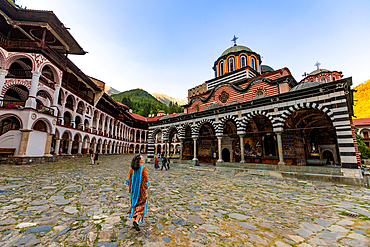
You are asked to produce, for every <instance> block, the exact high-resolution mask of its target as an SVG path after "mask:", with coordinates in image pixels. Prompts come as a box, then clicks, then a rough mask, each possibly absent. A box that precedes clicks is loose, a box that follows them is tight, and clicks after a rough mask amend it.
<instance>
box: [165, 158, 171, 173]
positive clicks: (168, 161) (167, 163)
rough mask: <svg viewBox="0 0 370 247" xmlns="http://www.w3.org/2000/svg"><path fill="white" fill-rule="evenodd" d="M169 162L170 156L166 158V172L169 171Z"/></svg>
mask: <svg viewBox="0 0 370 247" xmlns="http://www.w3.org/2000/svg"><path fill="white" fill-rule="evenodd" d="M170 162H171V159H170V156H167V162H166V163H167V170H169V169H170Z"/></svg>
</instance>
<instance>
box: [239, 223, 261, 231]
mask: <svg viewBox="0 0 370 247" xmlns="http://www.w3.org/2000/svg"><path fill="white" fill-rule="evenodd" d="M236 224H237V225H239V226H241V227H244V228H247V229H248V230H252V231H253V230H257V227H255V226H254V225H251V224H248V223H246V222H236Z"/></svg>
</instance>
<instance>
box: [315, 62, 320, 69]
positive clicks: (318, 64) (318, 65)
mask: <svg viewBox="0 0 370 247" xmlns="http://www.w3.org/2000/svg"><path fill="white" fill-rule="evenodd" d="M314 65H315V66H316V67H317V69H319V67H320V65H321V63H319V62H318V61H316V63H315V64H314Z"/></svg>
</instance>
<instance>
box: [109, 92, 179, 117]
mask: <svg viewBox="0 0 370 247" xmlns="http://www.w3.org/2000/svg"><path fill="white" fill-rule="evenodd" d="M111 97H112V99H114V100H115V101H118V102H121V103H122V104H125V105H127V106H128V107H129V108H131V109H132V111H133V112H134V113H137V114H139V115H141V116H144V117H147V116H148V115H149V114H157V112H158V111H160V110H164V111H165V112H166V113H169V114H171V113H176V112H183V111H184V109H183V108H182V107H179V106H178V105H177V104H176V103H175V104H173V103H172V102H170V104H169V106H166V105H165V104H163V103H161V102H159V101H158V100H157V99H156V98H154V97H153V96H152V95H151V94H149V93H148V92H146V91H145V90H143V89H139V88H138V89H132V90H129V91H125V92H122V93H119V94H113V95H111Z"/></svg>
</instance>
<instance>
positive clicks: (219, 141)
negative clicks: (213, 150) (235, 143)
mask: <svg viewBox="0 0 370 247" xmlns="http://www.w3.org/2000/svg"><path fill="white" fill-rule="evenodd" d="M221 142H222V136H217V143H218V160H217V162H224V161H223V160H222V150H221Z"/></svg>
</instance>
